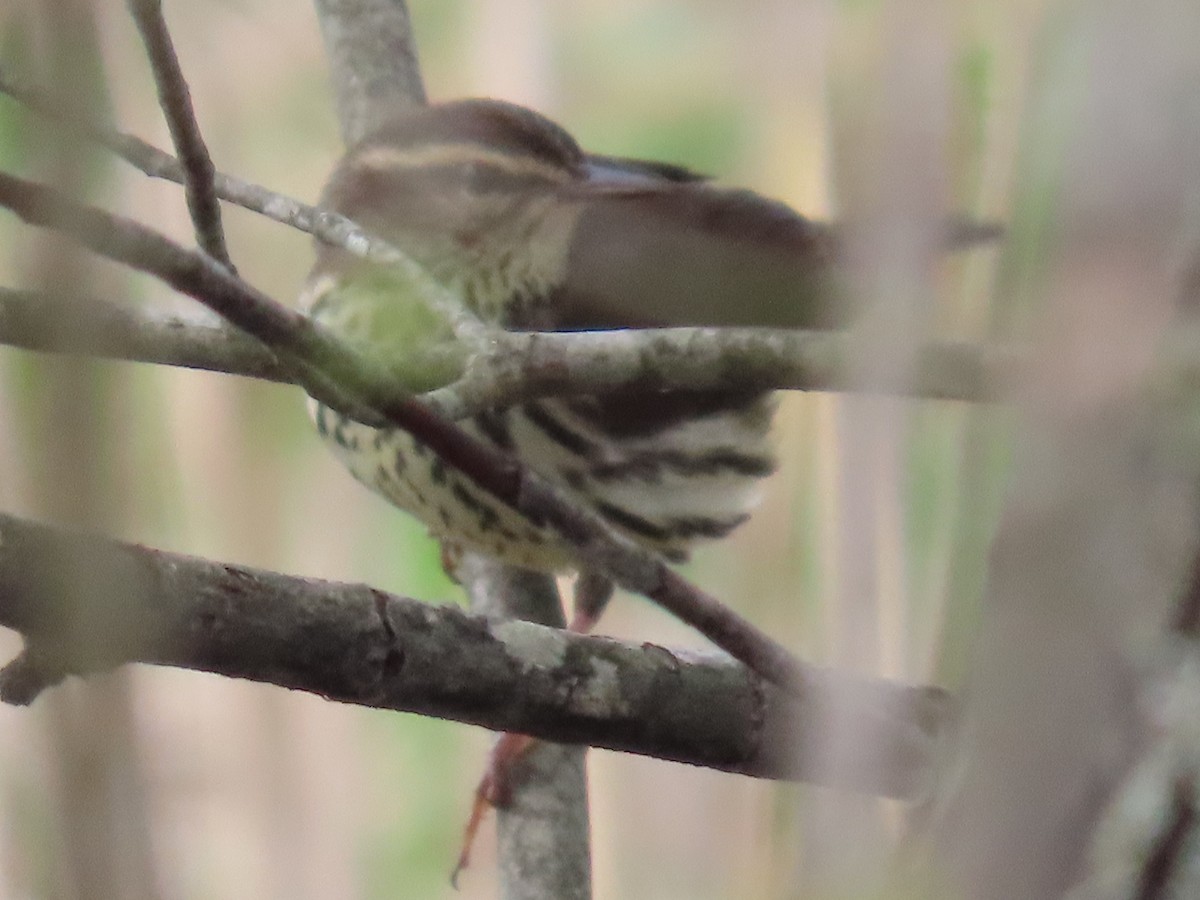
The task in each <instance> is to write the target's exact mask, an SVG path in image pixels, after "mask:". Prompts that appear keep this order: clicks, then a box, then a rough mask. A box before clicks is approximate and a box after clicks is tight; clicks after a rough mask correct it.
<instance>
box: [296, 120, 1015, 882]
mask: <svg viewBox="0 0 1200 900" xmlns="http://www.w3.org/2000/svg"><path fill="white" fill-rule="evenodd" d="M323 205H324V206H325V207H326V208H329V209H332V210H335V211H337V212H339V213H342V214H343V215H345V216H347V217H349V218H351V219H353V220H354V221H355V222H357V223H359V224H360V225H361V226H363V227H364V228H366V229H367V230H368V231H369V232H371V233H373V234H376V235H378V236H380V237H382V238H384V239H386V240H387V241H389V242H390V243H391V244H393V245H394V246H396V247H398V248H399V249H401V250H402V251H404V252H405V253H406V254H408V255H409V256H410V257H411V258H412V260H414V261H415V262H416V263H417V264H419V266H420V267H422V269H423V270H424V271H425V272H427V273H428V275H430V276H432V278H433V279H434V280H435V281H436V282H438V283H440V285H441V286H442V287H444V288H445V289H446V290H448V291H449V292H450V293H452V294H453V295H454V296H456V297H457V298H459V299H460V300H461V301H462V303H463V304H465V306H466V307H467V308H468V309H469V310H471V311H472V312H473V313H475V314H476V315H477V316H478V317H479V318H481V319H482V320H484V321H485V322H488V323H492V324H494V325H495V326H497V327H501V328H507V329H517V330H523V329H524V330H528V329H534V330H559V331H574V330H585V329H615V328H638V327H642V328H646V327H654V326H680V325H693V326H705V325H707V326H768V327H775V328H836V327H840V326H843V325H845V324H846V323H847V321H848V320H849V318H850V315H851V309H850V305H849V304H848V303H847V302H846V298H845V297H844V296H843V295H842V294H841V292H839V290H838V271H837V270H838V255H839V254H838V246H837V241H836V238H835V236H834V234H833V233H832V232H831V231H830V230H829V229H828V228H826V227H825V226H823V225H820V224H817V223H814V222H812V221H810V220H809V219H806V218H805V217H803V216H801V215H800V214H798V213H796V212H795V211H793V210H792V209H790V208H788V207H787V206H785V205H783V204H781V203H778V202H775V201H772V200H768V199H766V198H764V197H761V196H759V195H757V194H754V193H752V192H750V191H745V190H731V189H728V188H722V187H717V186H715V185H713V184H711V183H710V182H708V181H707V180H705V179H704V178H702V177H700V176H698V175H696V174H694V173H692V172H690V171H688V170H687V169H684V168H680V167H678V166H672V165H664V164H660V163H653V162H640V161H636V160H628V159H620V158H615V157H609V156H597V155H593V154H588V153H585V152H584V151H583V150H581V149H580V147H579V145H578V144H577V143H576V142H575V140H574V139H573V138H572V137H571V136H570V135H569V134H567V133H566V132H565V131H564V130H563V129H562V128H560V127H559V126H558V125H556V124H554V123H553V122H551V121H549V120H548V119H546V118H544V117H542V116H540V115H538V114H537V113H534V112H532V111H530V110H528V109H524V108H522V107H519V106H514V105H511V104H508V103H502V102H499V101H495V100H463V101H457V102H452V103H445V104H441V105H435V106H427V107H419V108H415V109H411V110H407V111H405V112H403V113H402V114H399V115H398V116H397V117H396V118H395V119H394V120H393V121H392V122H390V123H388V124H387V125H386V126H384V127H383V128H381V129H380V130H378V131H377V132H376V133H374V134H371V135H369V136H367V137H366V138H364V139H363V140H362V141H361V142H359V143H358V144H357V145H356V146H354V147H351V148H350V150H349V151H348V152H347V154H346V155H345V157H344V158H343V159H342V160H341V162H340V163H339V164H338V166H337V168H336V170H335V171H334V173H333V175H332V177H331V179H330V181H329V184H328V186H327V188H326V191H325V195H324V199H323ZM993 233H994V232H993V230H992V229H989V228H987V227H976V226H970V225H963V226H958V227H957V228H956V229H954V230H952V231H951V233H949V234H948V235H947V241H948V243H949V244H967V243H972V242H974V241H975V240H979V239H985V238H988V237H991V236H993ZM304 302H305V303H306V304H307V305H308V306H309V308H310V309H311V312H312V314H313V316H314V317H315V318H316V319H317V320H319V321H320V322H322V323H323V324H325V325H326V326H328V327H329V328H331V329H332V330H334V331H335V332H337V333H339V334H340V335H341V336H342V337H344V338H346V339H347V340H349V341H351V342H355V343H357V344H359V346H360V347H362V348H363V349H364V350H365V351H367V352H371V353H373V354H375V355H376V357H377V358H381V359H383V360H385V361H389V362H392V363H395V364H397V365H407V368H406V370H405V375H406V377H407V378H408V379H409V383H410V384H413V383H415V384H418V385H419V384H420V382H421V378H422V377H425V376H427V377H428V378H429V379H430V386H433V385H434V384H436V383H438V379H439V377H441V375H442V374H443V373H442V371H441V369H440V365H441V362H442V360H441V359H440V357H439V353H440V352H441V349H442V348H443V339H446V340H448V339H449V338H450V337H451V335H450V334H449V328H448V326H447V325H446V323H445V322H444V320H441V319H439V318H438V315H437V314H436V313H435V312H433V311H431V310H430V308H429V306H428V305H427V304H426V303H425V302H424V299H423V297H422V290H421V287H420V285H419V284H417V283H416V280H415V279H414V278H413V277H412V276H411V270H406V269H402V268H400V269H394V270H393V269H389V268H387V267H381V266H380V265H379V264H375V263H368V262H364V261H363V260H361V259H359V258H357V257H355V256H353V255H351V254H350V253H348V252H346V251H344V250H341V249H339V248H336V247H331V246H320V247H319V248H318V256H317V262H316V265H315V267H314V269H313V272H312V275H311V277H310V279H309V281H308V285H307V288H306V291H305V299H304ZM449 343H450V345H451V346H452V341H449ZM448 352H450V353H451V355H452V350H451V351H448ZM414 360H415V362H414ZM451 362H452V360H451ZM312 410H313V416H314V419H315V421H316V426H317V430H318V431H319V432H320V434H321V435H322V436H323V437H324V438H325V439H326V441H327V442H328V443H329V444H330V445H331V446H332V448H333V450H334V451H335V452H336V454H337V455H338V456H339V457H340V458H341V460H342V462H343V463H345V465H346V466H347V467H348V468H349V469H350V471H351V472H352V473H353V474H354V476H355V477H356V478H357V479H358V480H359V481H361V482H363V483H364V484H365V485H367V486H368V487H370V488H372V489H373V490H376V491H378V492H379V493H380V494H382V495H383V496H384V497H386V498H387V499H388V500H390V501H391V502H392V503H394V504H396V505H397V506H399V507H401V508H403V509H406V510H408V511H409V512H411V513H413V514H414V515H416V516H417V517H418V518H420V519H421V520H422V521H423V522H424V523H425V524H426V525H427V526H428V527H429V529H430V530H431V531H432V533H433V534H434V535H435V536H436V537H438V538H439V539H441V540H442V541H443V544H444V545H446V544H447V543H448V544H450V545H452V546H453V547H455V548H459V549H466V550H473V551H477V552H481V553H484V554H487V555H490V556H493V557H495V558H497V559H498V560H500V561H502V562H505V563H508V564H511V565H516V566H521V567H525V568H530V569H537V570H542V571H547V572H557V571H563V570H567V569H570V568H572V567H573V561H572V557H571V554H570V550H569V548H568V546H567V545H566V544H565V543H564V542H563V541H562V540H561V539H560V538H559V537H558V536H557V535H556V534H555V533H554V532H553V531H551V530H548V529H546V528H545V527H543V525H542V524H540V523H538V522H534V521H530V520H529V519H527V518H526V517H525V516H523V515H522V514H521V513H520V512H519V511H517V510H516V509H514V508H511V507H509V506H506V505H505V504H503V503H502V502H501V501H500V500H498V499H497V498H495V497H494V496H492V495H490V494H487V493H485V492H484V491H482V490H481V489H479V488H478V487H476V486H475V485H474V484H473V483H472V482H471V481H469V480H468V479H467V478H466V477H465V476H463V475H462V474H460V473H459V472H457V471H455V470H454V469H453V467H451V466H450V465H448V464H447V463H446V461H445V460H443V459H441V458H439V457H438V456H437V455H436V453H434V452H433V450H432V449H431V448H430V447H428V446H426V445H424V444H422V443H421V441H420V440H419V439H418V438H416V437H413V436H412V435H410V434H408V433H406V432H404V431H401V430H398V429H382V430H380V429H374V428H371V427H368V426H366V425H363V424H360V423H357V422H354V421H352V420H350V419H348V418H346V417H344V416H342V415H340V414H339V413H337V412H336V411H334V410H332V409H330V408H328V407H325V406H322V405H320V404H318V403H316V402H314V403H313V404H312ZM774 411H775V400H774V397H773V394H772V392H769V391H761V390H739V389H709V390H679V389H671V390H664V389H660V388H656V387H655V386H654V385H652V384H648V385H645V386H644V387H642V388H639V389H637V390H622V391H612V392H607V393H598V394H596V395H594V396H586V397H571V398H562V399H547V400H532V401H529V402H525V403H521V404H519V405H516V406H513V407H511V408H507V409H491V410H487V411H485V412H483V413H480V414H478V415H476V416H474V417H473V418H472V419H470V420H469V421H467V422H464V423H462V424H463V427H465V428H466V429H467V430H469V431H471V432H472V433H474V434H475V435H476V436H477V437H478V438H479V439H481V440H483V441H486V442H488V443H490V444H492V445H493V446H495V447H497V448H499V449H500V450H503V451H506V452H509V453H512V454H514V455H515V456H516V457H518V458H519V459H520V460H522V461H523V462H524V463H525V464H527V465H528V466H529V467H531V468H532V469H534V470H535V471H537V472H538V473H539V474H541V475H542V476H544V477H545V478H547V479H549V480H550V481H552V482H554V483H556V484H557V485H558V486H559V487H560V488H562V490H563V491H565V492H566V493H567V494H568V495H569V496H570V497H572V498H574V499H575V500H576V501H578V502H579V503H581V504H583V505H584V506H586V507H588V508H590V509H591V510H593V511H594V512H596V513H597V514H599V515H600V516H602V517H603V518H604V519H606V520H607V521H608V522H609V523H610V524H611V525H612V526H613V527H614V528H616V529H618V530H620V531H622V532H624V533H625V534H626V535H628V536H629V537H631V538H633V539H634V540H636V541H639V542H641V543H642V544H644V545H646V546H648V547H650V548H652V549H654V550H656V551H658V552H660V553H662V554H663V555H664V556H666V557H667V558H669V559H674V560H680V559H683V558H685V557H686V556H687V554H688V552H689V550H690V549H691V548H692V547H693V546H694V545H695V544H697V543H698V542H701V541H705V540H712V539H717V538H722V537H725V536H726V535H728V534H729V533H730V532H732V531H733V530H734V529H736V528H737V527H738V526H739V525H740V524H741V523H742V522H744V521H745V520H746V519H747V517H748V516H749V514H750V511H751V509H752V508H753V506H754V504H755V502H756V499H757V494H758V486H759V483H760V482H761V480H762V479H763V478H764V477H766V476H767V475H769V474H771V472H773V471H774V469H775V465H776V463H775V457H774V455H773V453H772V450H771V447H770V442H769V432H770V427H771V419H772V416H773V414H774ZM580 583H581V584H583V585H585V586H587V585H591V586H592V588H593V590H588V591H584V592H583V594H582V598H581V592H580V591H579V590H578V589H577V591H576V619H575V622H574V623H573V625H574V627H576V628H577V630H586V629H587V628H588V627H590V624H591V622H592V621H593V620H594V618H595V617H596V616H597V615H598V614H599V610H600V609H602V607H603V602H604V601H605V600H606V598H607V591H606V589H605V587H604V585H603V584H601V585H600V586H599V587H596V585H597V580H596V579H594V578H593V579H587V578H585V579H581V582H580ZM581 599H583V601H584V602H583V603H582V604H581V603H580V600H581ZM581 610H582V614H581ZM528 746H529V739H527V738H523V737H522V736H520V735H505V736H504V737H503V738H502V739H501V741H500V742H499V743H498V744H497V745H496V748H495V749H494V751H493V755H492V760H491V764H490V766H489V770H488V774H487V775H486V776H485V778H484V780H483V782H482V783H481V784H480V787H479V789H478V790H477V793H476V803H475V807H474V809H473V812H472V815H471V819H470V821H469V823H468V826H467V832H466V836H465V840H464V846H463V849H462V854H461V856H460V859H459V866H458V868H459V869H461V868H462V867H463V866H465V865H466V862H467V856H468V854H469V851H470V847H471V843H472V839H473V836H474V834H475V830H476V828H477V827H478V824H479V820H480V817H481V815H482V813H483V810H484V809H485V808H486V805H487V804H489V803H494V802H497V801H501V802H502V800H503V797H504V794H505V791H506V789H507V786H506V784H505V782H506V779H507V772H508V770H509V769H510V768H511V766H512V764H513V762H514V761H515V760H516V759H517V758H519V757H520V756H521V754H522V753H524V752H525V750H526V749H527V747H528ZM457 871H458V869H456V873H457Z"/></svg>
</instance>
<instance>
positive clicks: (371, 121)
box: [316, 0, 425, 146]
mask: <svg viewBox="0 0 1200 900" xmlns="http://www.w3.org/2000/svg"><path fill="white" fill-rule="evenodd" d="M316 7H317V18H318V20H319V21H320V23H321V34H322V36H323V37H324V38H325V49H326V52H327V53H328V55H329V64H330V67H331V68H332V69H333V85H334V89H335V90H336V91H337V102H336V103H335V104H334V107H335V109H336V110H337V114H338V122H339V124H340V125H341V129H342V140H343V142H344V143H345V144H346V146H350V145H352V144H355V143H357V142H358V141H359V140H361V139H362V138H363V137H364V136H366V135H367V134H368V133H369V132H370V131H371V129H372V128H373V127H375V126H376V125H377V124H378V123H379V122H380V121H382V120H384V119H386V118H388V117H389V116H390V115H394V114H395V112H396V110H397V109H400V108H403V107H405V106H412V105H413V104H420V103H424V102H425V86H424V85H423V84H422V83H421V68H420V66H419V65H418V64H417V51H416V42H415V41H413V39H412V27H411V25H410V24H409V17H408V9H407V7H406V6H405V4H404V3H403V2H401V0H317V2H316Z"/></svg>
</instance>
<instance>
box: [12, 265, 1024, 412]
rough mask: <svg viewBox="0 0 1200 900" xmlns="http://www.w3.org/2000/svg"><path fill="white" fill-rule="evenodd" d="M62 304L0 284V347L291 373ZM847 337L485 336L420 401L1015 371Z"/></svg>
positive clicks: (103, 311)
mask: <svg viewBox="0 0 1200 900" xmlns="http://www.w3.org/2000/svg"><path fill="white" fill-rule="evenodd" d="M62 302H63V301H62V300H61V299H58V298H54V297H47V296H43V295H38V294H34V293H31V292H28V291H16V290H9V289H5V288H0V345H2V344H8V345H11V346H15V347H23V348H25V349H28V350H40V351H44V352H49V353H74V354H83V355H88V356H97V357H101V358H108V359H123V360H129V361H134V362H151V363H159V364H164V365H174V366H183V367H187V368H197V369H206V370H209V371H216V372H225V373H227V374H230V375H245V376H249V377H252V378H262V379H266V380H269V381H290V380H291V378H290V376H289V374H288V373H287V371H286V369H285V368H284V367H283V366H282V365H281V364H280V362H279V361H278V360H277V359H276V358H275V356H274V355H273V354H272V353H271V351H270V350H268V349H267V348H266V347H265V346H264V345H262V344H261V343H259V342H258V341H255V340H254V339H252V338H249V337H247V336H246V335H245V334H244V333H242V332H239V331H237V330H236V329H232V328H229V327H227V326H223V325H218V324H216V323H208V322H202V321H196V320H192V319H185V318H179V317H172V318H166V317H162V316H156V315H153V314H151V313H148V312H143V311H140V310H136V309H132V308H130V307H128V306H126V305H124V304H119V303H112V302H108V301H102V300H97V299H88V300H87V301H86V302H85V303H81V304H80V305H81V306H82V307H85V308H91V309H92V310H94V312H95V315H94V317H88V319H87V321H86V322H74V323H72V324H73V325H74V326H75V327H72V328H71V329H69V331H68V332H67V333H65V334H61V335H59V334H53V333H49V332H48V330H47V329H46V328H44V327H43V326H44V324H45V323H46V321H47V320H49V319H52V318H54V317H55V312H56V308H57V306H56V304H61V303H62ZM73 308H74V307H73ZM850 341H851V337H850V336H849V335H847V334H845V333H841V332H803V331H771V330H764V329H753V328H730V329H717V328H663V329H649V330H637V331H604V332H570V333H564V332H509V331H498V330H497V331H489V332H488V337H487V340H486V341H483V342H480V343H479V344H478V345H476V347H475V349H473V350H472V351H471V352H470V356H469V359H468V362H467V365H466V369H465V371H464V372H463V375H462V377H461V378H459V379H458V380H457V381H455V382H454V383H453V384H449V385H446V386H445V387H442V388H438V389H436V390H434V391H430V392H429V393H427V394H425V395H423V396H422V400H423V402H425V403H426V404H427V405H429V406H430V407H432V408H434V409H436V410H437V411H438V412H440V413H441V414H442V415H444V416H446V417H447V418H450V419H461V418H464V417H466V416H468V415H471V414H473V413H476V412H479V411H481V410H484V409H488V408H494V407H504V406H511V405H514V404H516V403H520V402H523V401H526V400H532V399H536V398H539V397H550V396H555V397H558V396H567V395H574V394H594V393H596V392H597V391H629V390H665V389H669V388H700V389H703V388H709V387H720V388H729V389H754V390H758V389H761V390H767V389H786V390H800V391H810V390H813V391H817V390H819V391H838V390H863V389H864V388H871V389H875V390H880V391H884V392H887V393H891V394H908V395H911V396H916V397H925V398H929V399H938V400H963V401H968V402H986V401H990V400H993V399H996V398H997V397H998V396H999V395H1000V393H1001V386H1002V385H1003V384H1005V383H1006V382H1008V381H1009V380H1010V378H1011V377H1012V375H1013V374H1014V373H1015V372H1016V371H1017V363H1018V355H1017V354H1016V353H1015V352H1012V351H1008V350H1005V349H1003V348H993V349H981V348H978V347H974V346H971V345H969V344H963V343H958V342H953V341H940V342H933V343H930V344H929V345H927V346H926V347H925V348H923V350H922V351H921V352H920V353H919V354H918V366H917V371H916V373H915V375H914V377H912V378H911V379H907V380H905V381H903V382H899V383H891V384H888V383H884V382H882V381H879V382H877V383H864V380H863V379H862V378H859V377H852V373H850V372H849V371H848V369H847V364H846V360H847V359H848V358H850V357H851V356H852V354H853V347H852V346H851V344H850Z"/></svg>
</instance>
